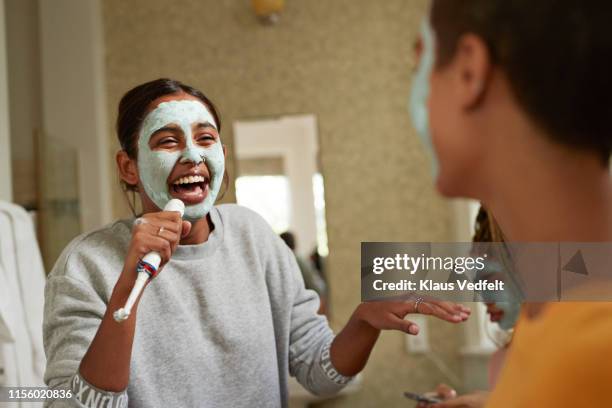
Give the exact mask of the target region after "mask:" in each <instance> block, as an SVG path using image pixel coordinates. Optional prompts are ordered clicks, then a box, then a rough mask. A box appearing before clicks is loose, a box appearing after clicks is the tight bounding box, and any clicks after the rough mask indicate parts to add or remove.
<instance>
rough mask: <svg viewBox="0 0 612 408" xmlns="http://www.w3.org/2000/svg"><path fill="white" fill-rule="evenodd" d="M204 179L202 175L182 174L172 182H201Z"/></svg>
mask: <svg viewBox="0 0 612 408" xmlns="http://www.w3.org/2000/svg"><path fill="white" fill-rule="evenodd" d="M203 181H204V177H203V176H184V177H181V178H180V179H178V180H176V181H175V182H174V183H172V184H190V183H201V182H203Z"/></svg>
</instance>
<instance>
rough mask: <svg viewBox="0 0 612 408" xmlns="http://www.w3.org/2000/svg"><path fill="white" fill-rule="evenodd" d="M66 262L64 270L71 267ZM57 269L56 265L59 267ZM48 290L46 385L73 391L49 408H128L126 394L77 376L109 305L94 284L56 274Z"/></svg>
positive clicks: (52, 276) (46, 308)
mask: <svg viewBox="0 0 612 408" xmlns="http://www.w3.org/2000/svg"><path fill="white" fill-rule="evenodd" d="M68 265H69V264H68V263H65V264H64V266H63V268H68ZM57 267H58V266H57V265H56V268H57ZM54 272H60V273H56V274H54V273H52V274H51V276H50V277H49V279H48V280H47V284H46V287H45V309H44V321H43V342H44V347H45V354H46V356H47V367H46V370H45V383H46V384H47V385H48V386H49V387H50V388H52V389H63V390H70V391H71V394H72V397H71V398H70V399H56V400H53V401H51V400H49V401H47V402H46V403H45V407H46V408H77V407H78V408H82V407H98V406H104V407H112V408H124V407H127V400H128V396H127V391H126V390H124V391H122V392H118V393H115V392H108V391H103V390H100V389H97V388H95V387H93V386H92V385H90V384H88V383H87V382H86V381H85V380H83V379H82V378H81V376H80V375H79V373H78V369H79V364H80V362H81V359H82V358H83V356H84V355H85V352H86V351H87V349H88V348H89V345H90V344H91V341H92V340H93V338H94V336H95V334H96V332H97V330H98V327H99V325H100V323H101V321H102V317H103V316H104V313H105V311H106V303H105V302H104V301H103V299H102V298H101V297H100V295H99V294H98V293H97V292H96V291H95V290H94V289H93V287H92V286H91V285H88V284H86V283H85V282H82V281H80V280H78V279H75V278H73V277H71V276H66V275H65V274H63V273H61V272H62V271H54Z"/></svg>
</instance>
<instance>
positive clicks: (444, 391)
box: [436, 384, 457, 399]
mask: <svg viewBox="0 0 612 408" xmlns="http://www.w3.org/2000/svg"><path fill="white" fill-rule="evenodd" d="M436 394H437V395H438V396H439V397H440V398H442V399H449V398H456V397H457V391H455V390H454V389H452V388H451V387H449V386H448V385H446V384H439V385H438V386H437V387H436Z"/></svg>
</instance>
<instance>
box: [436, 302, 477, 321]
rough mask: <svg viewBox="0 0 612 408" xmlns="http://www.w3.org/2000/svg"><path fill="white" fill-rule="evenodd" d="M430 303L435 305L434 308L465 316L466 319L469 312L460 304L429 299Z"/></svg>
mask: <svg viewBox="0 0 612 408" xmlns="http://www.w3.org/2000/svg"><path fill="white" fill-rule="evenodd" d="M429 302H430V303H433V304H435V305H436V306H438V307H440V308H442V309H444V310H446V311H447V312H449V313H451V314H465V315H466V317H469V315H470V313H471V310H470V308H469V307H467V306H464V305H462V304H460V303H454V302H447V301H443V300H436V299H430V300H429Z"/></svg>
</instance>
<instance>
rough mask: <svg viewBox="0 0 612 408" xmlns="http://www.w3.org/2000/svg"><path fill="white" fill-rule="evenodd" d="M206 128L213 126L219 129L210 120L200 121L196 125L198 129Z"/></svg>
mask: <svg viewBox="0 0 612 408" xmlns="http://www.w3.org/2000/svg"><path fill="white" fill-rule="evenodd" d="M206 128H213V129H215V130H217V127H216V126H215V125H213V124H212V123H210V122H200V123H198V124H197V126H196V129H206Z"/></svg>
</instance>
